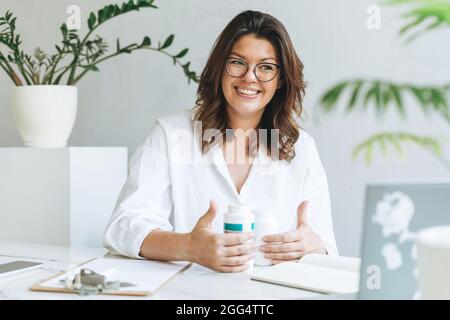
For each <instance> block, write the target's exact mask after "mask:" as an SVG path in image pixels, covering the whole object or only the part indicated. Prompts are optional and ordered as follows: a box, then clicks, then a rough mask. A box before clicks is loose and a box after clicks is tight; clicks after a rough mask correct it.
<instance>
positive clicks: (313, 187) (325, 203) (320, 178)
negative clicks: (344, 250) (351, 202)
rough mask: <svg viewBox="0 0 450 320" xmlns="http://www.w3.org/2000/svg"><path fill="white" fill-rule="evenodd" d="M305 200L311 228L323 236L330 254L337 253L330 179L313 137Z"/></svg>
mask: <svg viewBox="0 0 450 320" xmlns="http://www.w3.org/2000/svg"><path fill="white" fill-rule="evenodd" d="M303 200H308V201H309V203H308V209H307V218H308V222H309V224H310V227H311V229H312V230H313V231H314V232H315V233H316V234H318V235H319V236H320V237H321V239H322V241H323V242H324V244H325V248H326V250H327V252H328V254H330V255H337V254H338V250H337V246H336V239H335V236H334V231H333V221H332V217H331V205H330V193H329V189H328V180H327V176H326V173H325V170H324V168H323V165H322V161H321V160H320V157H319V153H318V151H317V147H316V144H315V142H314V140H313V139H311V141H309V143H308V160H307V168H306V176H305V184H304V192H303V199H302V201H303Z"/></svg>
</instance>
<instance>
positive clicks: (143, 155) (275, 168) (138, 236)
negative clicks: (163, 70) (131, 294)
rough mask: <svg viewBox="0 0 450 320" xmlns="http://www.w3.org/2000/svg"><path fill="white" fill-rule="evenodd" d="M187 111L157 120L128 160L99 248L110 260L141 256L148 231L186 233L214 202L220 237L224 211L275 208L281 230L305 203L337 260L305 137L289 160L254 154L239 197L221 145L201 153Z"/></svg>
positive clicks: (290, 226) (324, 193)
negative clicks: (234, 206) (106, 251)
mask: <svg viewBox="0 0 450 320" xmlns="http://www.w3.org/2000/svg"><path fill="white" fill-rule="evenodd" d="M196 132H198V130H196V129H195V125H194V121H193V113H192V110H186V111H183V112H179V113H176V114H173V115H170V116H167V117H164V118H161V119H158V120H157V122H156V125H155V126H154V128H153V129H152V130H151V132H150V134H149V135H148V137H147V138H146V140H145V141H144V143H143V144H141V145H140V146H139V147H138V148H137V150H136V151H135V153H134V154H133V156H132V157H131V160H130V168H129V177H128V180H127V181H126V183H125V185H124V187H123V188H122V191H121V193H120V195H119V199H118V201H117V204H116V206H115V209H114V211H113V213H112V216H111V219H110V221H109V223H108V226H107V228H106V231H105V233H104V237H103V243H104V246H105V247H106V248H108V249H109V250H110V251H111V252H112V253H114V254H121V255H125V256H129V257H132V258H142V257H140V256H139V252H140V248H141V245H142V242H143V241H144V239H145V237H146V236H147V235H148V234H149V232H151V231H152V230H153V229H156V228H159V229H161V230H170V231H176V232H189V231H191V230H192V229H193V227H194V226H195V224H196V222H197V220H198V219H199V218H200V217H201V216H202V215H203V214H204V213H205V212H206V211H207V210H208V208H209V202H210V200H211V199H214V200H215V201H216V203H217V205H218V214H217V216H216V218H215V220H214V222H213V230H214V232H217V233H222V232H223V214H224V213H225V212H226V210H227V207H228V205H230V204H238V203H244V204H248V205H250V207H251V208H252V211H253V212H254V213H255V214H256V215H257V214H258V212H260V211H266V210H273V211H274V212H275V214H276V219H277V221H278V225H279V232H286V231H291V230H294V229H295V228H296V227H297V207H298V205H299V204H300V203H301V202H302V201H304V200H308V201H309V205H308V211H307V215H308V216H307V218H308V222H309V224H310V227H311V228H312V230H313V231H314V232H315V233H317V234H318V235H319V236H320V237H321V239H322V241H323V242H324V244H325V247H326V249H327V251H328V254H331V255H335V254H337V247H336V240H335V237H334V233H333V224H332V218H331V209H330V197H329V191H328V183H327V177H326V174H325V171H324V169H323V166H322V163H321V161H320V158H319V154H318V152H317V149H316V145H315V143H314V140H313V139H312V138H311V136H310V135H309V134H308V133H306V132H305V131H303V130H301V131H300V136H299V139H298V140H297V142H296V143H295V152H296V156H295V158H294V159H292V161H291V162H287V161H285V160H282V161H277V160H272V159H271V158H270V157H269V156H268V155H267V154H266V151H265V150H266V149H265V148H259V149H258V151H257V154H256V157H255V159H254V160H253V163H252V166H251V168H250V172H249V175H248V177H247V179H246V181H245V183H244V185H243V186H242V188H241V190H240V192H239V193H238V192H237V190H236V187H235V185H234V183H233V181H232V179H231V177H230V174H229V172H228V168H227V165H226V162H225V158H224V156H223V152H222V150H221V148H220V147H219V145H216V146H215V147H213V148H212V149H211V150H209V151H208V152H207V153H205V154H202V152H201V148H200V143H199V142H198V139H197V134H196Z"/></svg>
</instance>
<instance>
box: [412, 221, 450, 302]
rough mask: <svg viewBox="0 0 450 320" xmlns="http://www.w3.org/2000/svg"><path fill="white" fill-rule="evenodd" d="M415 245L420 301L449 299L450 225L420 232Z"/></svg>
mask: <svg viewBox="0 0 450 320" xmlns="http://www.w3.org/2000/svg"><path fill="white" fill-rule="evenodd" d="M416 243H417V262H418V279H419V289H420V299H446V300H448V299H450V225H445V226H436V227H431V228H427V229H423V230H420V231H419V232H418V234H417V238H416Z"/></svg>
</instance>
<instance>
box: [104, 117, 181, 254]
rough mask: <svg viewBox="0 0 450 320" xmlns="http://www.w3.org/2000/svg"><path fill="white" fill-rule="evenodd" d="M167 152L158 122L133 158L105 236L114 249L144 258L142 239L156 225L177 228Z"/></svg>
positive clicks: (110, 248) (106, 242) (109, 245)
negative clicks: (175, 225) (141, 254)
mask: <svg viewBox="0 0 450 320" xmlns="http://www.w3.org/2000/svg"><path fill="white" fill-rule="evenodd" d="M167 154H168V152H167V140H166V138H165V134H164V131H163V129H162V127H161V125H160V124H159V123H157V124H156V125H155V127H154V128H153V129H152V131H151V132H150V134H149V135H148V137H147V139H146V140H145V142H144V143H143V144H142V145H140V146H139V147H138V148H137V149H136V151H135V153H134V154H133V156H132V157H131V159H130V167H129V175H128V179H127V181H126V183H125V185H124V186H123V188H122V190H121V192H120V195H119V198H118V201H117V203H116V206H115V208H114V211H113V213H112V215H111V219H110V221H109V223H108V225H107V227H106V230H105V233H104V236H103V245H104V246H105V247H106V248H107V249H108V250H109V251H110V252H111V253H113V254H120V255H125V256H128V257H131V258H142V257H141V256H140V255H139V252H140V248H141V245H142V242H143V241H144V239H145V237H146V236H147V235H148V234H149V233H150V232H151V231H152V230H153V229H162V230H172V229H173V227H172V225H171V223H170V215H171V213H172V210H173V202H172V196H171V181H170V169H169V162H168V157H167Z"/></svg>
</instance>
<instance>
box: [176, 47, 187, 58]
mask: <svg viewBox="0 0 450 320" xmlns="http://www.w3.org/2000/svg"><path fill="white" fill-rule="evenodd" d="M188 51H189V49H188V48H186V49H183V50H181V51H180V52H179V53H177V54H176V55H175V56H174V58H175V59H180V58H183V57H184V56H185V55H186V54H187V53H188Z"/></svg>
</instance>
